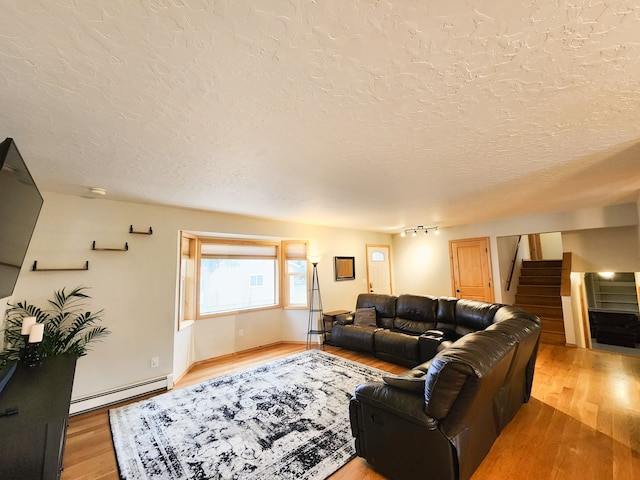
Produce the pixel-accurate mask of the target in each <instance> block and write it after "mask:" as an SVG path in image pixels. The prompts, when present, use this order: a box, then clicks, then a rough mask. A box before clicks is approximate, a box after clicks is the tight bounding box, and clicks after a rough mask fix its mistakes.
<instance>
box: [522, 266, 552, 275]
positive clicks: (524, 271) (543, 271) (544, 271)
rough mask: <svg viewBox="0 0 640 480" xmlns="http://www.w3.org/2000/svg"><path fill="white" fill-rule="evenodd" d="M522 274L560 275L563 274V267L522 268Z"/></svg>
mask: <svg viewBox="0 0 640 480" xmlns="http://www.w3.org/2000/svg"><path fill="white" fill-rule="evenodd" d="M520 276H523V277H529V276H535V277H546V276H549V277H560V276H562V267H560V268H524V267H523V268H522V270H520Z"/></svg>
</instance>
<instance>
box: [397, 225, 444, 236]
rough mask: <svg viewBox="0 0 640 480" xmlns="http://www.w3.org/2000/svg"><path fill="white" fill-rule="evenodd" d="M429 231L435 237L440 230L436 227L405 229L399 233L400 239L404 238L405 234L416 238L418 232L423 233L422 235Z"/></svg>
mask: <svg viewBox="0 0 640 480" xmlns="http://www.w3.org/2000/svg"><path fill="white" fill-rule="evenodd" d="M429 231H433V232H434V233H435V234H436V235H440V230H438V227H425V226H423V225H418V226H417V227H411V228H405V229H404V230H403V231H402V232H400V236H401V237H406V236H407V234H411V236H412V237H417V236H418V232H424V234H425V235H426V234H428V233H429Z"/></svg>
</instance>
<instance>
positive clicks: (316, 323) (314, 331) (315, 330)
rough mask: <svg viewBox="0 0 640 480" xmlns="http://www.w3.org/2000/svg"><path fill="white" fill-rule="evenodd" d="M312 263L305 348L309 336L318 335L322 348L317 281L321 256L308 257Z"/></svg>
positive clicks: (322, 338)
mask: <svg viewBox="0 0 640 480" xmlns="http://www.w3.org/2000/svg"><path fill="white" fill-rule="evenodd" d="M308 259H309V261H310V262H311V264H312V265H313V272H312V274H311V298H310V303H309V326H308V328H307V348H309V347H310V346H311V337H312V336H313V335H319V336H320V337H318V342H319V343H321V345H322V348H324V339H325V333H326V332H325V330H324V320H323V318H322V296H321V295H320V282H319V281H318V262H319V261H320V259H321V257H308Z"/></svg>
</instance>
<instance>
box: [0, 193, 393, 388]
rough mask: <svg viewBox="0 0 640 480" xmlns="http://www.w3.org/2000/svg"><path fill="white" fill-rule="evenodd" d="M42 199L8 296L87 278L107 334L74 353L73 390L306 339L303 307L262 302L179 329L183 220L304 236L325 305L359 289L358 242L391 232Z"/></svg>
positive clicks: (210, 227)
mask: <svg viewBox="0 0 640 480" xmlns="http://www.w3.org/2000/svg"><path fill="white" fill-rule="evenodd" d="M44 198H45V202H44V206H43V210H42V213H41V215H40V218H39V220H38V224H37V226H36V229H35V232H34V236H33V240H32V243H31V245H30V247H29V251H28V252H27V257H26V259H25V265H24V267H23V269H22V272H21V274H20V277H19V279H18V283H17V285H16V291H15V292H14V295H13V296H12V297H11V298H10V299H8V300H9V301H11V302H15V301H19V300H23V299H26V300H28V301H29V302H31V303H36V304H38V305H42V306H44V304H45V301H46V299H47V298H49V297H50V296H51V294H52V293H53V291H54V290H57V289H60V288H62V287H68V288H73V287H75V286H78V285H85V286H88V287H90V294H91V296H92V297H93V298H92V299H91V300H90V305H89V307H88V308H89V309H91V310H93V309H99V308H104V310H105V313H104V321H103V324H104V325H105V326H107V327H108V328H109V329H110V330H111V331H112V333H111V335H109V336H108V337H106V339H105V340H104V341H103V342H102V343H96V344H95V345H94V347H93V351H91V352H90V353H89V355H87V356H86V357H83V358H81V359H80V360H79V362H78V367H77V372H76V380H75V383H74V390H73V397H74V398H78V397H83V396H86V395H89V394H94V393H99V392H102V391H106V390H110V389H113V388H116V387H120V386H124V385H128V384H132V383H136V382H139V381H143V380H146V379H150V378H157V377H160V376H164V375H167V374H170V373H175V376H174V378H176V379H177V378H179V377H180V376H181V374H182V373H184V369H185V368H186V366H188V365H189V364H190V363H191V362H192V361H197V360H203V359H206V358H209V357H212V356H218V355H224V354H227V353H233V352H237V351H239V350H244V349H247V348H253V347H257V346H260V345H265V344H269V343H273V342H276V341H281V340H293V341H300V342H304V341H305V340H306V328H307V321H308V313H307V311H306V310H298V311H293V310H286V311H284V310H266V311H263V312H259V313H248V314H244V315H230V316H226V317H218V318H214V319H208V320H199V321H196V322H195V324H194V325H192V326H191V327H188V328H186V329H183V330H182V331H181V332H177V327H176V278H177V264H178V262H177V252H178V239H179V235H178V231H179V230H181V229H182V230H190V231H203V232H218V233H222V234H230V235H233V234H239V235H255V236H259V237H271V238H290V239H293V238H299V239H308V240H309V241H310V249H311V251H312V252H313V253H320V254H322V255H323V259H322V261H321V262H320V263H319V265H318V274H319V280H320V287H321V294H322V300H323V306H324V309H325V310H331V309H339V308H353V307H354V306H355V300H356V297H357V295H358V293H360V292H363V291H366V282H365V279H366V266H365V244H366V243H387V244H389V243H390V242H391V237H390V235H386V234H379V233H372V232H363V231H353V230H345V229H332V228H324V227H315V226H309V225H303V224H294V223H287V222H276V221H270V220H264V219H257V218H250V217H242V216H237V215H226V214H220V213H210V212H202V211H195V210H186V209H177V208H170V207H162V206H152V205H144V204H136V203H128V202H116V201H110V200H104V199H98V200H92V199H86V198H80V197H75V196H69V195H60V194H55V193H46V192H45V194H44ZM131 224H132V225H133V226H134V228H135V229H136V230H146V229H148V228H149V227H150V226H151V227H153V235H150V236H148V235H130V234H129V233H128V230H129V225H131ZM94 240H95V241H96V243H97V246H98V247H100V246H104V247H121V246H124V244H125V242H128V244H129V251H127V252H99V251H92V250H91V244H92V242H93V241H94ZM333 256H354V257H356V280H354V281H351V282H349V281H341V282H335V281H334V280H333ZM34 260H37V261H38V265H39V266H40V267H42V268H46V267H78V266H82V265H84V262H85V261H86V260H89V271H82V272H31V271H30V267H31V265H32V264H33V261H34ZM363 282H364V283H363ZM3 301H6V300H3ZM239 329H243V330H244V336H243V337H242V338H239V337H238V336H237V332H238V330H239ZM153 356H158V357H159V358H160V366H159V367H158V368H153V369H152V368H151V367H150V358H151V357H153ZM174 369H175V370H176V371H175V372H174Z"/></svg>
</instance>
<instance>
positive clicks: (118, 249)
mask: <svg viewBox="0 0 640 480" xmlns="http://www.w3.org/2000/svg"><path fill="white" fill-rule="evenodd" d="M91 250H100V251H102V252H126V251H128V250H129V244H128V243H125V244H124V248H105V247H96V241H95V240H94V241H93V245H92V246H91Z"/></svg>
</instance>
